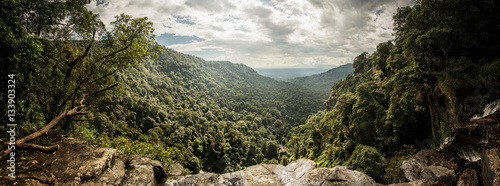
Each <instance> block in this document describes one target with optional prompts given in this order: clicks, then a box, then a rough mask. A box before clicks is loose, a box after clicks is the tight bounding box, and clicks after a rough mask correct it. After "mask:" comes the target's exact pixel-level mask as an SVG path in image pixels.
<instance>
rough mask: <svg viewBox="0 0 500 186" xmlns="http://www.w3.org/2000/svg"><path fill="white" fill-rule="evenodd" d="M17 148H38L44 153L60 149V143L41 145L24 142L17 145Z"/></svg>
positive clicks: (37, 149)
mask: <svg viewBox="0 0 500 186" xmlns="http://www.w3.org/2000/svg"><path fill="white" fill-rule="evenodd" d="M16 150H36V151H40V152H44V153H51V152H54V151H56V150H59V145H52V146H41V145H37V144H33V143H23V144H18V145H16Z"/></svg>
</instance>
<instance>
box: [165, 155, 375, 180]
mask: <svg viewBox="0 0 500 186" xmlns="http://www.w3.org/2000/svg"><path fill="white" fill-rule="evenodd" d="M163 185H165V186H184V185H221V186H226V185H227V186H229V185H242V186H246V185H262V186H274V185H285V186H295V185H324V186H327V185H363V186H372V185H373V186H376V185H377V183H376V182H375V180H373V179H372V178H371V177H369V176H367V175H365V174H364V173H361V172H358V171H353V170H349V169H347V167H343V166H337V167H334V168H331V169H326V168H316V163H315V162H314V161H312V160H308V159H299V160H296V161H294V162H292V163H290V164H289V165H287V166H282V165H274V164H261V165H254V166H251V167H247V168H245V169H243V170H241V171H237V172H232V173H226V174H214V173H202V174H197V175H188V176H178V177H172V178H169V179H167V180H166V181H165V182H164V184H163Z"/></svg>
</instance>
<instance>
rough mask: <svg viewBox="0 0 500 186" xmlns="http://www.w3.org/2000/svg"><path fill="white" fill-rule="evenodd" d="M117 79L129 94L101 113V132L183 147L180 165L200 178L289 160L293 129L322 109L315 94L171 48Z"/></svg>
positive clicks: (96, 122) (98, 115) (240, 67)
mask: <svg viewBox="0 0 500 186" xmlns="http://www.w3.org/2000/svg"><path fill="white" fill-rule="evenodd" d="M115 78H116V79H120V80H122V83H123V85H124V86H123V88H124V91H125V93H124V94H122V95H116V96H115V97H114V99H113V101H109V102H105V103H106V104H105V105H103V106H101V107H99V108H98V111H99V112H95V113H94V121H93V124H94V125H95V126H96V128H97V129H98V130H99V131H98V132H107V133H109V134H110V136H111V137H114V138H115V137H120V136H123V137H126V138H127V139H130V140H134V141H135V140H137V141H142V142H149V143H163V144H165V145H166V146H167V147H170V148H172V149H178V150H179V151H176V152H177V154H176V159H175V160H176V161H177V162H179V163H182V164H184V166H185V167H186V168H189V169H190V170H191V171H192V172H194V173H197V172H199V171H200V170H201V169H203V170H207V171H210V172H228V171H235V170H239V169H241V168H243V167H246V166H250V165H254V164H258V163H266V162H268V160H272V159H275V160H278V159H279V160H280V161H281V160H283V158H280V150H281V146H283V145H284V143H286V142H287V141H288V139H287V137H288V136H287V134H288V131H289V130H290V128H292V127H294V126H297V125H298V124H300V123H302V122H305V120H306V117H307V116H308V115H309V114H311V113H314V112H316V111H318V110H320V109H321V108H322V106H321V99H320V95H318V94H317V93H316V92H314V91H311V90H308V89H305V88H303V87H300V86H298V85H295V84H292V83H286V82H280V81H276V80H273V79H271V78H267V77H263V76H260V75H258V74H257V73H256V72H255V71H254V70H253V69H251V68H249V67H247V66H244V65H241V64H233V63H229V62H208V61H204V60H203V59H200V58H197V57H194V56H189V55H185V54H181V53H178V52H175V51H173V50H171V49H167V48H164V49H163V53H162V54H159V58H158V59H157V60H155V61H146V62H144V63H143V64H141V65H139V66H137V67H133V68H129V69H128V70H127V71H124V72H119V73H117V75H116V77H115ZM97 118H99V119H97ZM286 158H288V157H286ZM273 162H274V161H273Z"/></svg>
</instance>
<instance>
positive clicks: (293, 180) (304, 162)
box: [273, 159, 316, 185]
mask: <svg viewBox="0 0 500 186" xmlns="http://www.w3.org/2000/svg"><path fill="white" fill-rule="evenodd" d="M314 168H316V162H314V161H312V160H308V159H298V160H296V161H294V162H292V163H290V164H288V165H287V166H286V167H283V166H280V167H277V168H276V169H274V171H273V173H274V174H275V176H276V178H277V179H279V180H281V181H282V182H281V183H282V184H283V185H297V182H298V180H299V179H301V178H302V176H304V175H305V174H306V173H309V172H310V171H311V170H313V169H314Z"/></svg>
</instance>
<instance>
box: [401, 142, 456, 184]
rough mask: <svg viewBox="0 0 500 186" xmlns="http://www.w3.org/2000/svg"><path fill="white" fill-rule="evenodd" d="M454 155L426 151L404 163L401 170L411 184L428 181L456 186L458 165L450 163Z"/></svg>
mask: <svg viewBox="0 0 500 186" xmlns="http://www.w3.org/2000/svg"><path fill="white" fill-rule="evenodd" d="M450 159H453V154H450V153H446V152H438V151H436V150H431V149H426V150H422V151H420V152H418V153H417V154H415V155H413V156H412V157H410V158H409V159H407V160H405V161H403V163H402V164H401V167H400V168H401V170H402V171H403V173H404V175H405V177H406V179H407V180H409V181H410V182H414V181H419V180H426V181H437V182H441V183H447V184H455V183H456V182H457V175H456V173H455V171H454V169H457V168H458V167H457V165H456V164H454V163H453V162H451V161H449V160H450Z"/></svg>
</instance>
